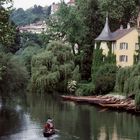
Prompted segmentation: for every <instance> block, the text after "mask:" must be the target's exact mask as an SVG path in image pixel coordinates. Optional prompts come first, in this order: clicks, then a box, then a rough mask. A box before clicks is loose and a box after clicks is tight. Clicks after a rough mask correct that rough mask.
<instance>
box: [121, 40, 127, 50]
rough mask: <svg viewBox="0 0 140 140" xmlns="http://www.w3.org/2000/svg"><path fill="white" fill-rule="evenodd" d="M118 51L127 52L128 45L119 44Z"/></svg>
mask: <svg viewBox="0 0 140 140" xmlns="http://www.w3.org/2000/svg"><path fill="white" fill-rule="evenodd" d="M120 50H128V43H125V42H123V43H120Z"/></svg>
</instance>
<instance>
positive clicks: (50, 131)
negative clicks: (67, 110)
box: [44, 118, 55, 135]
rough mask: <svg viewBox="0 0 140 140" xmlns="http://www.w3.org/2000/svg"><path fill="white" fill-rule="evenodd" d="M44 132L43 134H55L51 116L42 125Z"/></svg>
mask: <svg viewBox="0 0 140 140" xmlns="http://www.w3.org/2000/svg"><path fill="white" fill-rule="evenodd" d="M44 133H45V134H48V135H49V134H50V135H52V134H55V129H54V124H53V120H52V119H51V118H49V119H48V120H47V122H46V124H45V126H44Z"/></svg>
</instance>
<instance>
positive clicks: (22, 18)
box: [11, 5, 51, 26]
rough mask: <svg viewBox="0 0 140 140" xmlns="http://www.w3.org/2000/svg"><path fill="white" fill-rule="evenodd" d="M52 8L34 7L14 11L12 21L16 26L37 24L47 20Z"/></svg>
mask: <svg viewBox="0 0 140 140" xmlns="http://www.w3.org/2000/svg"><path fill="white" fill-rule="evenodd" d="M50 12H51V7H50V6H49V7H42V6H37V5H34V7H33V8H29V9H27V10H24V9H22V8H19V9H16V10H13V12H12V14H11V20H12V21H13V22H14V23H15V24H16V25H18V26H19V25H27V24H30V23H35V22H37V21H40V20H46V19H47V18H48V16H49V15H50Z"/></svg>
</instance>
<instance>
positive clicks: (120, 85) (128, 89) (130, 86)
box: [116, 64, 140, 96]
mask: <svg viewBox="0 0 140 140" xmlns="http://www.w3.org/2000/svg"><path fill="white" fill-rule="evenodd" d="M116 91H118V92H121V93H122V94H124V95H126V96H127V95H128V94H132V93H133V94H136V93H138V92H140V64H138V65H135V66H133V67H127V68H121V69H120V70H119V72H118V73H117V76H116Z"/></svg>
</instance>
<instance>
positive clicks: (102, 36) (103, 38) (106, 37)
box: [95, 17, 112, 41]
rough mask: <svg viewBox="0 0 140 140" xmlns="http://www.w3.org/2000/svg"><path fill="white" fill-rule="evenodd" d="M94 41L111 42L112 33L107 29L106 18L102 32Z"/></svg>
mask: <svg viewBox="0 0 140 140" xmlns="http://www.w3.org/2000/svg"><path fill="white" fill-rule="evenodd" d="M95 40H97V41H98V40H99V41H110V40H112V33H111V31H110V28H109V24H108V17H106V23H105V26H104V28H103V30H102V32H101V33H100V35H99V36H98V37H97V38H96V39H95Z"/></svg>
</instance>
